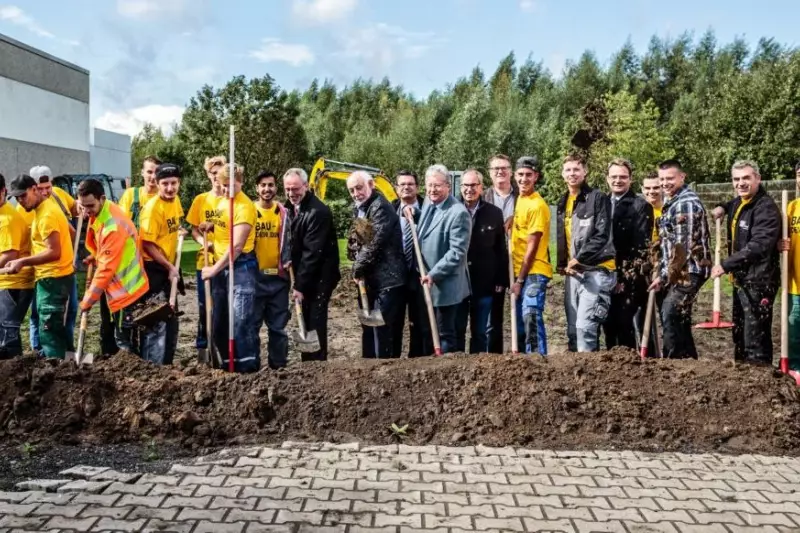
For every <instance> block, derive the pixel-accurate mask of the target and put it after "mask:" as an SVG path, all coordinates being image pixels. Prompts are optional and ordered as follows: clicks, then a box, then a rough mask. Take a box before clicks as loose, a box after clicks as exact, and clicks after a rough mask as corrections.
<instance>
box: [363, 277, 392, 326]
mask: <svg viewBox="0 0 800 533" xmlns="http://www.w3.org/2000/svg"><path fill="white" fill-rule="evenodd" d="M358 294H359V296H360V297H361V309H359V310H358V320H359V321H360V322H361V324H363V325H364V326H369V327H373V328H377V327H379V326H383V325H384V324H386V322H384V321H383V314H382V313H381V310H380V309H373V310H372V311H370V309H369V300H368V299H367V287H366V285H365V284H364V280H363V279H360V280H358Z"/></svg>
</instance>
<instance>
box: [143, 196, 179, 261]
mask: <svg viewBox="0 0 800 533" xmlns="http://www.w3.org/2000/svg"><path fill="white" fill-rule="evenodd" d="M182 218H183V207H181V201H180V200H178V199H177V198H175V200H173V201H171V202H167V201H166V200H162V199H161V197H160V196H156V197H155V198H151V199H150V200H149V201H148V202H147V203H146V204H145V205H144V207H143V208H142V212H141V214H140V215H139V223H140V228H139V235H140V236H141V238H142V240H143V241H147V242H152V243H155V244H157V245H158V247H159V248H161V251H162V252H163V253H164V257H166V258H167V260H168V261H169V262H170V263H172V264H175V258H176V256H177V255H178V230H179V229H180V227H181V219H182ZM142 254H143V256H144V260H145V261H152V260H153V258H152V257H150V256H149V255H148V254H147V252H145V251H144V250H142Z"/></svg>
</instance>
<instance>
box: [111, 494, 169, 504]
mask: <svg viewBox="0 0 800 533" xmlns="http://www.w3.org/2000/svg"><path fill="white" fill-rule="evenodd" d="M165 499H166V497H164V496H137V495H136V494H123V495H122V497H121V498H120V499H119V500H117V501H116V502H115V503H114V506H116V507H136V506H142V507H158V506H160V505H161V504H162V503H163V502H164V500H165Z"/></svg>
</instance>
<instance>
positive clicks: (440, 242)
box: [419, 165, 472, 353]
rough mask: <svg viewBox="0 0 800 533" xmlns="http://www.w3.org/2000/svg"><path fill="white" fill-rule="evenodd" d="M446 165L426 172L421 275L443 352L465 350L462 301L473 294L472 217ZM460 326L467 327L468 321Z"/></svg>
mask: <svg viewBox="0 0 800 533" xmlns="http://www.w3.org/2000/svg"><path fill="white" fill-rule="evenodd" d="M449 174H450V173H449V172H448V170H447V167H445V166H444V165H433V166H431V167H429V168H428V170H427V171H426V172H425V192H426V194H427V198H426V200H425V204H424V205H423V207H422V213H421V215H420V221H419V239H420V248H421V251H422V258H423V260H424V261H425V266H426V268H427V269H428V274H427V275H426V276H423V277H422V278H421V281H422V283H423V284H425V285H428V286H430V287H431V298H432V300H433V307H434V310H435V311H436V322H437V325H438V327H439V337H440V339H441V343H442V352H443V353H448V352H454V351H459V350H461V351H463V350H464V346H458V344H457V340H456V339H458V338H461V339H463V338H464V332H463V331H462V332H460V334H459V332H457V331H456V327H457V325H456V324H457V317H458V310H459V306H460V305H461V303H462V302H463V301H464V299H465V298H467V297H468V296H469V294H470V289H469V273H468V271H467V250H468V249H469V238H470V233H471V231H472V220H471V218H470V216H469V211H467V208H466V207H464V204H462V203H461V202H459V201H458V200H456V199H455V197H453V196H452V195H451V194H450V178H449ZM461 327H464V328H466V324H463V325H462V326H461Z"/></svg>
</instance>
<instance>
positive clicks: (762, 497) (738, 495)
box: [714, 490, 794, 503]
mask: <svg viewBox="0 0 800 533" xmlns="http://www.w3.org/2000/svg"><path fill="white" fill-rule="evenodd" d="M714 492H715V493H716V495H717V498H716V499H715V500H721V501H737V500H747V501H750V502H765V503H766V502H768V501H771V500H769V499H767V497H768V496H769V497H770V498H771V497H772V496H775V495H777V493H772V492H763V493H762V492H758V491H755V490H744V491H736V492H734V491H723V490H715V491H714ZM792 501H794V500H792Z"/></svg>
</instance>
